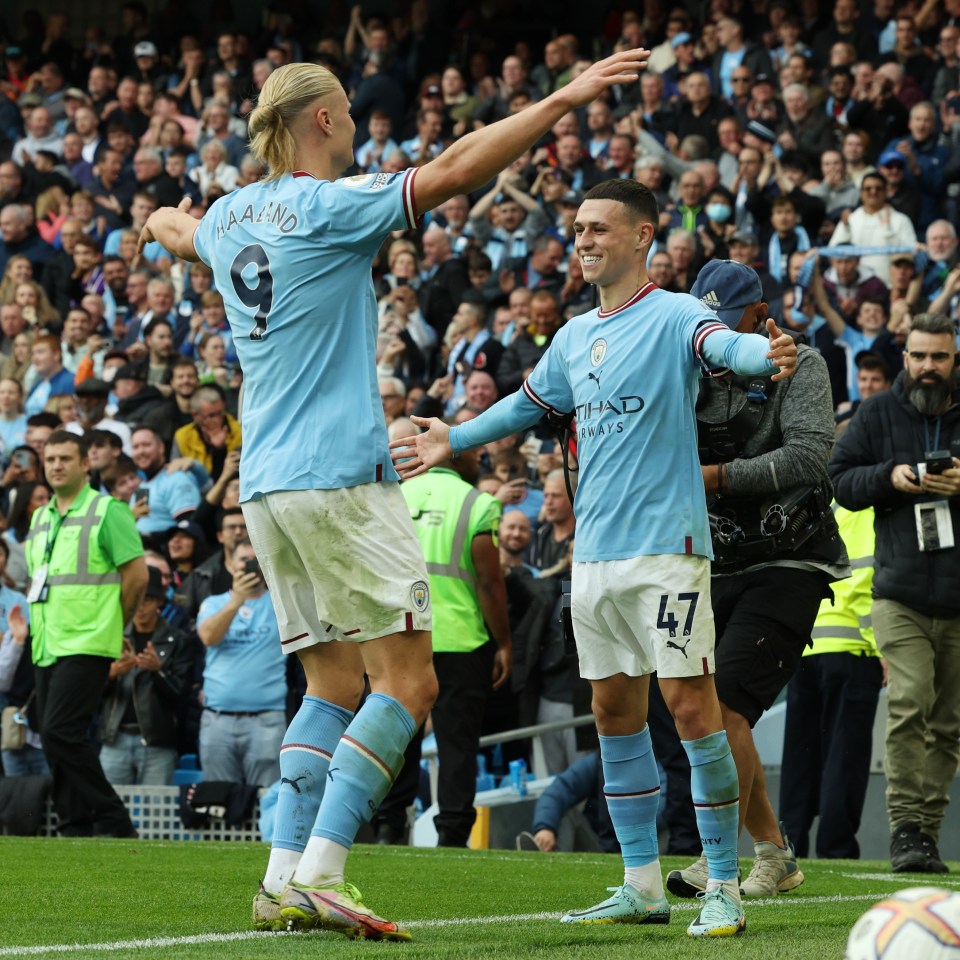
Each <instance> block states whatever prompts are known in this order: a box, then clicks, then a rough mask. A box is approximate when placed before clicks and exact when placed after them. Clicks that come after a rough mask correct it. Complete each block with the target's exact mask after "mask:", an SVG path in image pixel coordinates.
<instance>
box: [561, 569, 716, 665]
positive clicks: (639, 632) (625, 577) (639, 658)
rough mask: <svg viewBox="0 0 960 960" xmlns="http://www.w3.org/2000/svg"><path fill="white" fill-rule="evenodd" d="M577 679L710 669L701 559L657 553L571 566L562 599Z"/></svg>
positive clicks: (709, 620) (706, 584) (710, 630)
mask: <svg viewBox="0 0 960 960" xmlns="http://www.w3.org/2000/svg"><path fill="white" fill-rule="evenodd" d="M570 613H571V617H572V620H573V632H574V636H575V637H576V641H577V654H578V655H579V658H580V676H581V677H583V678H584V679H586V680H604V679H606V678H607V677H612V676H614V675H616V674H618V673H623V674H626V675H627V676H628V677H641V676H645V675H646V674H649V673H653V672H654V671H656V672H657V674H658V675H659V676H661V677H700V676H706V675H708V674H712V673H713V672H714V661H713V648H714V641H715V631H714V623H713V607H712V605H711V602H710V561H709V560H708V559H707V558H706V557H694V556H686V555H682V554H660V555H658V556H650V557H631V558H629V559H627V560H599V561H594V562H591V563H582V562H577V563H574V565H573V591H572V596H571V601H570Z"/></svg>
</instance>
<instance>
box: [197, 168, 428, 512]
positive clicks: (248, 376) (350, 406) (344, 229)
mask: <svg viewBox="0 0 960 960" xmlns="http://www.w3.org/2000/svg"><path fill="white" fill-rule="evenodd" d="M415 176H416V171H415V170H407V171H405V172H404V173H398V174H377V175H372V174H371V175H367V176H361V177H349V178H347V179H344V180H336V181H334V182H330V181H328V180H317V179H316V178H315V177H313V176H312V175H311V174H309V173H304V172H297V173H293V174H285V175H284V176H282V177H279V178H278V179H276V180H272V181H269V182H262V183H254V184H250V185H249V186H247V187H244V188H243V189H241V190H236V191H235V192H233V193H229V194H227V195H226V196H224V197H221V198H220V199H219V200H217V201H216V202H215V203H214V204H213V205H212V206H211V207H210V209H209V210H208V211H207V213H206V215H205V216H204V218H203V220H201V221H200V225H199V227H198V229H197V232H196V234H195V236H194V245H195V247H196V251H197V255H198V256H199V257H200V259H201V260H202V261H203V262H204V263H206V264H208V265H209V266H210V267H211V269H212V270H213V276H214V282H215V284H216V288H217V290H219V291H220V293H221V294H222V295H223V300H224V304H225V306H226V311H227V319H228V320H229V322H230V327H231V330H232V333H233V341H234V343H235V344H236V349H237V355H238V357H239V359H240V366H241V368H242V369H243V378H244V399H243V411H242V421H243V422H242V426H243V455H242V463H241V469H240V499H241V501H246V500H251V499H254V498H256V497H259V496H262V495H263V494H265V493H270V492H272V491H275V490H329V489H336V488H339V487H350V486H357V485H358V484H361V483H370V482H373V481H377V480H396V479H397V473H396V471H395V470H394V469H393V465H392V464H391V462H390V456H389V450H388V445H387V429H386V424H385V422H384V417H383V408H382V406H381V402H380V391H379V389H378V388H377V371H376V347H377V301H376V296H375V294H374V290H373V281H372V277H371V265H372V260H373V257H374V256H375V255H376V253H377V251H378V250H379V249H380V246H381V244H382V243H383V241H384V239H385V238H386V236H387V235H388V234H389V233H390V232H391V231H393V230H406V229H408V228H411V227H414V226H416V219H417V215H416V211H415V209H414V199H413V181H414V177H415Z"/></svg>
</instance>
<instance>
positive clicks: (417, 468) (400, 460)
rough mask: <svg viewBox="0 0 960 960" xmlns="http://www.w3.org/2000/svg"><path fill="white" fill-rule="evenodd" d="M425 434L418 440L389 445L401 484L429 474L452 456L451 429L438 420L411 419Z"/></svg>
mask: <svg viewBox="0 0 960 960" xmlns="http://www.w3.org/2000/svg"><path fill="white" fill-rule="evenodd" d="M410 419H411V420H412V421H413V422H414V423H415V424H416V425H417V426H418V427H425V428H426V432H424V433H418V434H417V435H416V436H415V437H401V438H400V439H399V440H394V441H393V443H391V444H390V459H391V460H392V461H393V465H394V466H395V467H396V468H397V473H399V474H400V479H401V480H409V479H410V478H411V477H417V476H419V475H420V474H421V473H426V472H427V470H429V469H430V468H431V467H435V466H436V465H437V464H438V463H443V461H444V460H449V459H450V458H451V457H452V456H453V450H452V449H451V447H450V428H449V427H448V426H447V425H446V424H445V423H444V422H443V421H442V420H439V419H438V418H437V417H411V418H410Z"/></svg>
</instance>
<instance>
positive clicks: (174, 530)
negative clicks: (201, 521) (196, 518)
mask: <svg viewBox="0 0 960 960" xmlns="http://www.w3.org/2000/svg"><path fill="white" fill-rule="evenodd" d="M178 533H183V534H186V536H188V537H191V538H192V539H193V540H195V541H196V542H197V543H198V544H200V546H202V547H205V546H206V545H207V538H206V536H204V533H203V530H202V529H201V527H200V526H199V525H198V524H196V523H194V522H193V521H192V520H181V521H180V522H179V523H178V524H177V525H176V526H175V527H171V528H170V529H169V530H168V531H167V533H166V537H167V539H168V540H169V539H170V538H171V537H173V536H174V535H176V534H178Z"/></svg>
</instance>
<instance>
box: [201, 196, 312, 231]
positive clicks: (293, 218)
mask: <svg viewBox="0 0 960 960" xmlns="http://www.w3.org/2000/svg"><path fill="white" fill-rule="evenodd" d="M241 223H262V224H264V225H266V226H275V227H276V228H277V229H278V230H279V231H280V232H281V233H292V232H293V231H294V230H296V229H297V226H298V225H299V223H300V220H299V218H298V217H297V215H296V214H295V213H294V212H293V211H292V210H291V209H290V208H289V207H288V206H287V205H286V204H281V203H276V202H274V201H273V200H270V201H269V202H267V203H265V204H264V205H263V206H262V207H261V208H260V210H259V212H257V213H254V206H253V204H252V203H248V204H247V206H246V208H245V209H244V211H243V213H242V214H240V216H239V217H238V216H237V215H236V214H235V213H234V212H233V209H232V208H231V209H230V215H229V216H228V217H227V225H226V226H224V225H223V220H218V221H217V239H218V240H222V239H223V238H224V237H225V236H226V234H227V231H228V230H232V229H233V228H234V227H238V226H240V224H241Z"/></svg>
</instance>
